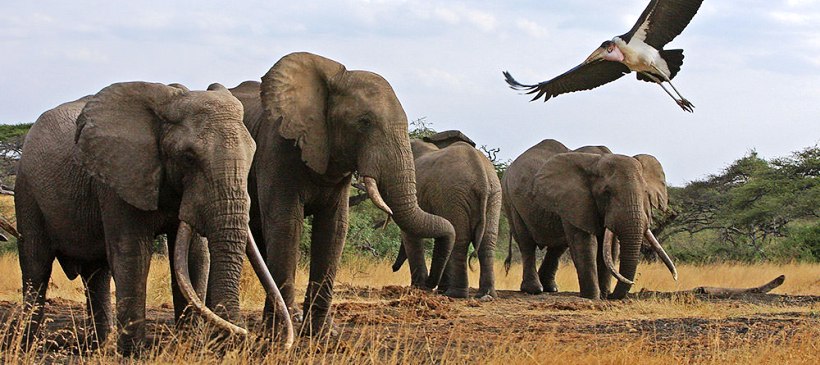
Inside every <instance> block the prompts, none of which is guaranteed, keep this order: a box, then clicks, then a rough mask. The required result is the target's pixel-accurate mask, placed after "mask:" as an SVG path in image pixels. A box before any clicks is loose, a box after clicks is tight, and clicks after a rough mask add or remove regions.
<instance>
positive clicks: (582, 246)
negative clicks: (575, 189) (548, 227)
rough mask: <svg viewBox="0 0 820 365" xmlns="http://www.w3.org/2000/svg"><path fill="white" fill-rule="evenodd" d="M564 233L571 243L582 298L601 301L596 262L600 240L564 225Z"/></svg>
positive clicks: (570, 248)
mask: <svg viewBox="0 0 820 365" xmlns="http://www.w3.org/2000/svg"><path fill="white" fill-rule="evenodd" d="M564 232H565V234H566V239H567V242H568V243H569V252H570V254H571V255H572V261H573V262H574V263H575V270H576V271H577V273H578V285H579V287H580V288H581V296H582V297H584V298H588V299H600V298H601V291H600V288H599V287H598V270H597V262H596V253H597V251H598V239H597V238H596V237H595V235H592V234H589V233H587V232H584V231H581V230H579V229H577V228H575V227H572V226H571V225H569V224H565V225H564Z"/></svg>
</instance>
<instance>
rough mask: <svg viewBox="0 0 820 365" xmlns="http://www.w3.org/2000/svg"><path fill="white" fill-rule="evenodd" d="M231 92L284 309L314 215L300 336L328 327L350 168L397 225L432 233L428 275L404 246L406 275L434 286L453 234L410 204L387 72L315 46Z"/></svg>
mask: <svg viewBox="0 0 820 365" xmlns="http://www.w3.org/2000/svg"><path fill="white" fill-rule="evenodd" d="M231 92H232V93H233V94H234V95H235V96H236V97H237V98H238V99H239V100H240V101H242V104H243V105H244V107H245V125H246V126H247V127H248V130H249V131H250V132H251V135H252V136H253V138H254V139H255V140H256V143H257V153H256V155H255V156H254V162H253V167H252V169H251V174H250V177H249V184H250V185H249V189H248V190H249V192H250V194H251V200H252V204H251V230H252V232H253V235H254V237H256V238H257V243H258V244H259V246H260V250H261V251H262V253H263V257H265V258H266V261H267V264H268V267H269V268H270V271H271V273H272V274H273V278H274V280H275V281H276V283H278V284H279V285H280V288H282V296H283V298H284V300H285V303H286V305H287V306H288V307H289V308H292V307H293V305H294V299H295V287H294V278H295V275H296V264H297V262H298V255H299V240H300V236H301V233H302V221H303V219H304V218H305V216H309V215H312V216H313V226H312V236H311V249H310V250H311V251H310V278H309V283H308V287H307V291H306V294H305V302H304V305H303V313H304V322H303V324H302V330H301V333H302V334H303V335H319V334H334V333H335V331H334V330H333V323H332V316H331V315H330V313H329V311H330V306H331V300H332V297H333V283H334V280H335V277H336V271H337V268H338V265H339V260H340V258H341V254H342V248H343V246H344V242H345V236H346V234H347V219H348V195H349V186H350V181H351V178H352V175H353V172H354V171H358V173H359V175H360V176H362V177H370V178H373V179H375V181H376V182H377V183H378V191H379V192H380V194H381V196H382V197H383V198H384V201H385V202H386V203H387V205H388V206H389V207H390V208H391V209H392V211H393V213H394V215H393V219H394V220H395V221H396V223H397V224H398V225H399V226H400V227H401V228H402V229H406V230H407V231H408V232H412V233H413V234H416V235H419V236H422V237H435V238H436V245H435V250H436V252H437V253H438V256H437V257H438V258H437V259H434V260H433V262H432V264H431V267H430V274H429V275H428V271H427V267H426V263H425V261H424V247H423V246H421V245H418V246H411V247H408V251H409V257H410V268H411V271H412V277H413V280H412V284H413V285H414V286H417V287H422V288H428V289H432V288H435V287H436V286H437V285H438V281H439V279H440V278H441V275H442V273H443V271H444V268H445V263H446V261H447V258H448V257H449V254H450V252H451V251H452V248H453V240H454V235H455V233H454V231H453V227H452V225H451V224H450V223H449V222H447V221H446V220H445V219H443V218H441V217H438V216H434V215H431V214H428V213H425V212H424V211H422V210H421V208H419V205H418V203H417V201H416V186H415V182H416V176H415V169H414V167H413V158H412V153H411V150H410V141H409V138H408V136H407V116H406V115H405V113H404V109H402V106H401V104H400V103H399V100H398V98H396V95H395V93H394V92H393V89H392V88H391V87H390V84H388V83H387V81H385V80H384V79H383V78H382V77H381V76H379V75H377V74H375V73H372V72H367V71H348V70H346V69H345V67H344V66H343V65H341V64H339V63H338V62H335V61H332V60H329V59H326V58H323V57H320V56H317V55H313V54H310V53H293V54H290V55H287V56H285V57H283V58H282V59H281V60H279V61H278V62H277V63H276V64H275V65H274V66H273V67H272V68H271V69H270V71H269V72H268V73H267V74H266V75H265V76H263V77H262V82H261V84H260V83H259V82H253V81H246V82H243V83H242V84H240V85H238V86H237V87H235V88H233V89H231ZM264 313H265V318H266V323H268V324H271V321H272V314H273V308H271V307H270V306H269V305H266V307H265V312H264Z"/></svg>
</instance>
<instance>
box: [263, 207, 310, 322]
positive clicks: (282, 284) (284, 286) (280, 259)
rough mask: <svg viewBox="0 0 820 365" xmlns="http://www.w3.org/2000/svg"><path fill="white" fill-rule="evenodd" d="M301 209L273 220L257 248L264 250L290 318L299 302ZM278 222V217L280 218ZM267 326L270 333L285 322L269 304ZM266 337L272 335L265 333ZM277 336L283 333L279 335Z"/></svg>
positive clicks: (266, 302) (267, 305)
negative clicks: (296, 300) (297, 298)
mask: <svg viewBox="0 0 820 365" xmlns="http://www.w3.org/2000/svg"><path fill="white" fill-rule="evenodd" d="M303 214H304V213H302V206H301V205H299V206H298V213H289V212H285V213H283V215H281V216H279V217H285V218H284V219H281V220H274V221H272V222H271V223H270V224H266V225H265V227H264V232H265V234H264V240H265V241H264V242H260V240H257V245H260V246H264V247H265V255H264V257H265V262H266V263H267V265H268V270H269V271H270V273H271V276H273V280H274V282H276V284H277V285H278V286H279V291H280V292H281V293H282V299H283V300H284V302H285V305H286V306H287V307H288V311H289V312H290V313H291V314H296V313H298V311H297V310H295V309H296V308H295V306H294V302H295V298H296V288H295V282H296V264H297V263H298V261H299V242H300V240H301V237H302V221H303V219H304V218H303V217H304V215H303ZM277 218H278V217H277ZM263 317H264V323H265V326H266V327H267V328H269V329H271V330H272V329H274V328H278V329H282V328H284V327H283V326H284V322H283V319H282V318H277V317H276V310H275V308H274V307H273V303H271V302H270V301H268V300H266V301H265V309H264V311H263ZM266 333H271V332H269V331H267V330H266ZM277 333H282V332H281V331H277Z"/></svg>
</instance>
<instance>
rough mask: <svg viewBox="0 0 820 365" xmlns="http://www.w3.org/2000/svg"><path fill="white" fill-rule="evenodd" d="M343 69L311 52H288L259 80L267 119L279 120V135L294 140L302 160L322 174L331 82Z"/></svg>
mask: <svg viewBox="0 0 820 365" xmlns="http://www.w3.org/2000/svg"><path fill="white" fill-rule="evenodd" d="M344 71H345V67H344V66H343V65H342V64H340V63H338V62H336V61H333V60H330V59H327V58H324V57H321V56H317V55H314V54H311V53H304V52H301V53H291V54H289V55H287V56H285V57H282V59H281V60H279V62H276V64H275V65H273V67H272V68H271V69H270V71H268V73H267V74H265V76H263V77H262V88H261V96H262V106H263V108H264V109H265V113H266V114H267V116H268V118H269V120H271V121H277V120H280V121H281V124H280V125H279V133H280V134H281V135H282V137H284V138H287V139H293V140H295V141H296V144H297V146H298V147H299V148H300V149H301V150H302V160H303V161H304V162H305V163H306V164H307V165H308V166H309V167H310V168H311V169H313V170H314V171H316V172H317V173H319V174H324V173H325V171H326V170H327V165H328V161H329V159H330V150H329V146H328V131H327V109H328V100H329V98H330V92H331V89H330V82H331V80H332V79H333V78H334V77H336V76H337V75H340V74H342V73H343V72H344Z"/></svg>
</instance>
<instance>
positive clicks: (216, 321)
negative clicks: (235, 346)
mask: <svg viewBox="0 0 820 365" xmlns="http://www.w3.org/2000/svg"><path fill="white" fill-rule="evenodd" d="M191 234H192V229H191V226H190V225H189V224H188V223H186V222H185V221H182V222H180V224H179V230H178V232H177V241H176V244H175V250H174V275H176V278H177V282H178V283H179V287H180V290H181V291H182V295H183V296H184V297H185V299H186V300H187V301H188V303H190V304H191V306H192V307H193V308H194V310H195V311H196V312H198V313H199V314H200V315H202V316H203V317H205V319H206V320H208V321H209V322H210V323H212V324H213V325H215V326H216V327H218V328H221V329H223V330H225V331H227V332H229V333H231V334H237V335H240V336H247V335H248V331H247V330H246V329H244V328H242V327H239V326H237V325H234V324H233V323H230V322H228V321H226V320H225V319H223V318H221V317H219V316H218V315H216V314H215V313H214V312H212V311H211V310H210V309H209V308H208V307H206V306H205V305H204V304H202V301H201V300H200V299H199V296H198V295H197V294H196V292H195V291H194V288H193V285H191V277H190V275H189V271H188V249H189V247H190V244H191Z"/></svg>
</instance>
